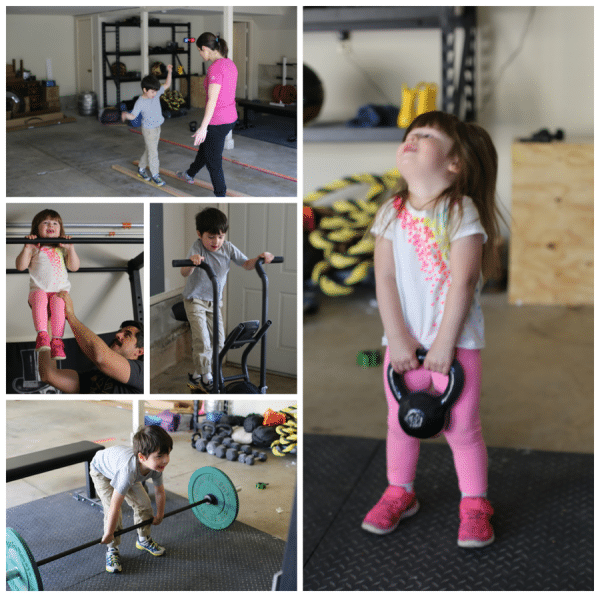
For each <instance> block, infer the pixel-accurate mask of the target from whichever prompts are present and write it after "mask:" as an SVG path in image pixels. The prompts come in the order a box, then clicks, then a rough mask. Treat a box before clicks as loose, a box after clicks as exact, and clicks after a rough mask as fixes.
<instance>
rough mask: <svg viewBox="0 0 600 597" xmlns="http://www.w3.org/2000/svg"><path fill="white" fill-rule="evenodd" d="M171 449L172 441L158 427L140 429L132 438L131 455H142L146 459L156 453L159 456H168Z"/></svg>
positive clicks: (151, 426) (148, 426) (150, 426)
mask: <svg viewBox="0 0 600 597" xmlns="http://www.w3.org/2000/svg"><path fill="white" fill-rule="evenodd" d="M172 449H173V439H172V438H171V436H170V435H169V434H168V433H167V432H166V431H165V430H164V429H163V428H162V427H158V425H147V426H146V427H141V428H140V430H139V431H138V432H137V433H136V434H135V435H134V436H133V453H134V454H136V455H137V454H142V455H143V456H145V457H146V458H147V457H148V456H150V454H153V453H154V452H158V454H159V455H162V454H169V453H170V452H171V450H172Z"/></svg>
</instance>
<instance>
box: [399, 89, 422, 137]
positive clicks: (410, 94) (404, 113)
mask: <svg viewBox="0 0 600 597" xmlns="http://www.w3.org/2000/svg"><path fill="white" fill-rule="evenodd" d="M417 91H418V88H415V89H409V88H408V87H407V86H406V83H402V107H401V108H400V112H399V113H398V127H399V128H401V129H405V128H408V127H409V126H410V123H411V122H412V121H413V120H414V119H415V97H416V95H417Z"/></svg>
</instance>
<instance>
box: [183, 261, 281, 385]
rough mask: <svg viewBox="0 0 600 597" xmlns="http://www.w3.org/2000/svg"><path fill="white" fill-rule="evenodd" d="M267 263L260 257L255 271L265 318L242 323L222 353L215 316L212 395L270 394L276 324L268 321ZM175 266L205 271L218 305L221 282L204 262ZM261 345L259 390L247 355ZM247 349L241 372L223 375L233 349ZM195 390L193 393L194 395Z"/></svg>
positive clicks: (217, 320)
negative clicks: (270, 345) (270, 334)
mask: <svg viewBox="0 0 600 597" xmlns="http://www.w3.org/2000/svg"><path fill="white" fill-rule="evenodd" d="M264 262H265V260H264V259H263V258H262V257H261V258H260V259H258V260H257V261H256V265H255V266H254V269H255V270H256V273H257V274H258V276H259V278H260V279H261V282H262V319H261V321H258V320H251V321H244V322H242V323H239V324H238V325H237V326H236V327H235V328H234V329H233V330H231V332H230V333H229V335H228V336H227V338H225V342H224V344H223V349H222V350H221V351H220V352H219V342H218V338H219V318H218V317H213V355H212V374H213V386H212V390H211V392H210V393H211V394H223V393H225V394H266V393H267V343H266V340H267V331H268V330H269V327H271V324H272V323H273V322H272V321H271V320H270V319H268V318H267V317H268V312H269V299H268V291H269V279H268V278H267V274H266V272H265V270H264V268H263V264H264ZM271 263H283V257H274V258H273V261H272V262H271ZM172 264H173V267H199V268H200V269H203V270H204V271H205V272H206V275H207V276H208V278H209V280H210V282H211V284H212V289H213V304H214V305H218V304H219V294H220V293H219V281H218V280H217V276H216V275H215V272H214V271H213V269H212V267H211V266H210V265H209V264H208V263H205V262H204V261H203V262H202V263H200V265H197V266H194V263H193V262H192V261H191V260H190V259H174V260H173V262H172ZM259 342H260V385H259V386H258V387H257V386H255V385H254V384H253V383H252V382H251V381H250V375H249V373H248V355H249V354H250V351H251V350H252V349H253V348H254V347H255V346H256V345H257V344H258V343H259ZM243 346H245V347H246V348H245V350H244V352H243V353H242V362H241V367H242V373H241V374H237V375H230V376H228V377H224V376H223V359H224V358H225V355H226V354H227V352H228V351H229V350H230V349H235V348H241V347H243ZM195 391H196V390H192V392H195Z"/></svg>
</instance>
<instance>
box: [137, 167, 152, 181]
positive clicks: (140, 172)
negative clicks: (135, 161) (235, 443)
mask: <svg viewBox="0 0 600 597" xmlns="http://www.w3.org/2000/svg"><path fill="white" fill-rule="evenodd" d="M138 176H139V177H140V178H143V179H144V180H147V181H148V182H150V181H151V180H152V178H151V177H150V175H149V174H148V173H147V172H146V168H138Z"/></svg>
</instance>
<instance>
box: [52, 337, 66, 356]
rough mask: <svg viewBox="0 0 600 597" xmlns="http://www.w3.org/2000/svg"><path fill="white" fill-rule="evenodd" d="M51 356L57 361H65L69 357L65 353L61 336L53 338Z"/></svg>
mask: <svg viewBox="0 0 600 597" xmlns="http://www.w3.org/2000/svg"><path fill="white" fill-rule="evenodd" d="M50 358H52V359H54V360H55V361H63V360H64V359H66V358H67V355H66V354H65V345H64V344H63V341H62V339H61V338H52V340H51V342H50Z"/></svg>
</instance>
